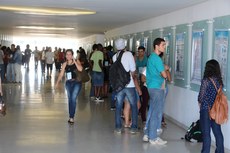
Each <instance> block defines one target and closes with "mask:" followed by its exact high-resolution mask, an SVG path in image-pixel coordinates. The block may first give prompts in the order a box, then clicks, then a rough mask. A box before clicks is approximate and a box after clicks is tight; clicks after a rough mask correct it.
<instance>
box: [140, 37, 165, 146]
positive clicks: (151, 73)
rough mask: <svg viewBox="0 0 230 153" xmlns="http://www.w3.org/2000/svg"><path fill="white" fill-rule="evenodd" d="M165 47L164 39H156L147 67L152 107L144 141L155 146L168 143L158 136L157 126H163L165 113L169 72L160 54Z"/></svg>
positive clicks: (147, 80)
mask: <svg viewBox="0 0 230 153" xmlns="http://www.w3.org/2000/svg"><path fill="white" fill-rule="evenodd" d="M165 46H166V43H165V40H164V39H162V38H156V39H155V40H154V41H153V48H154V51H153V52H152V53H151V55H150V56H149V58H148V62H147V67H146V84H147V88H148V92H149V96H150V100H149V105H150V106H149V111H148V116H147V117H148V118H147V120H148V122H146V126H145V127H146V129H145V131H144V137H143V141H149V142H150V143H151V144H154V145H164V144H166V143H167V141H164V140H162V139H161V138H160V137H158V136H157V126H158V125H159V124H161V119H162V118H161V117H162V113H163V101H164V89H162V84H163V82H164V80H165V79H166V78H167V74H166V71H167V70H168V69H166V70H165V67H164V64H163V61H162V59H161V58H160V57H159V54H160V53H162V52H164V51H165Z"/></svg>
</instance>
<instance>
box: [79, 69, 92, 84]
mask: <svg viewBox="0 0 230 153" xmlns="http://www.w3.org/2000/svg"><path fill="white" fill-rule="evenodd" d="M76 71H77V72H76V74H77V77H76V80H77V81H79V82H82V83H85V82H88V81H89V80H90V77H89V74H88V73H87V71H86V70H85V69H82V71H78V69H76Z"/></svg>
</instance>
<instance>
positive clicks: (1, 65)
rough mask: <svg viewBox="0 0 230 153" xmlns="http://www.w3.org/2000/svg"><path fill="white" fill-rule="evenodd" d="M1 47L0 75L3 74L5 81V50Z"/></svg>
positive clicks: (2, 77)
mask: <svg viewBox="0 0 230 153" xmlns="http://www.w3.org/2000/svg"><path fill="white" fill-rule="evenodd" d="M0 47H1V46H0ZM1 48H2V47H1ZM1 48H0V76H1V79H2V82H4V80H5V67H4V60H3V59H4V52H3V50H2V49H1Z"/></svg>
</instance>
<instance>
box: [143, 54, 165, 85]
mask: <svg viewBox="0 0 230 153" xmlns="http://www.w3.org/2000/svg"><path fill="white" fill-rule="evenodd" d="M163 71H164V64H163V61H162V59H161V58H160V57H159V56H158V55H157V54H156V53H155V52H152V53H151V55H150V56H149V58H148V62H147V67H146V84H147V88H155V89H161V87H162V83H163V81H164V78H163V77H162V76H161V72H163Z"/></svg>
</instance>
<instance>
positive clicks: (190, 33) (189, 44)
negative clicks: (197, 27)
mask: <svg viewBox="0 0 230 153" xmlns="http://www.w3.org/2000/svg"><path fill="white" fill-rule="evenodd" d="M192 26H193V25H192V24H188V25H187V27H188V48H187V50H188V58H187V62H188V65H187V70H188V72H187V78H186V86H185V87H186V88H191V86H190V80H191V57H192Z"/></svg>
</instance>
